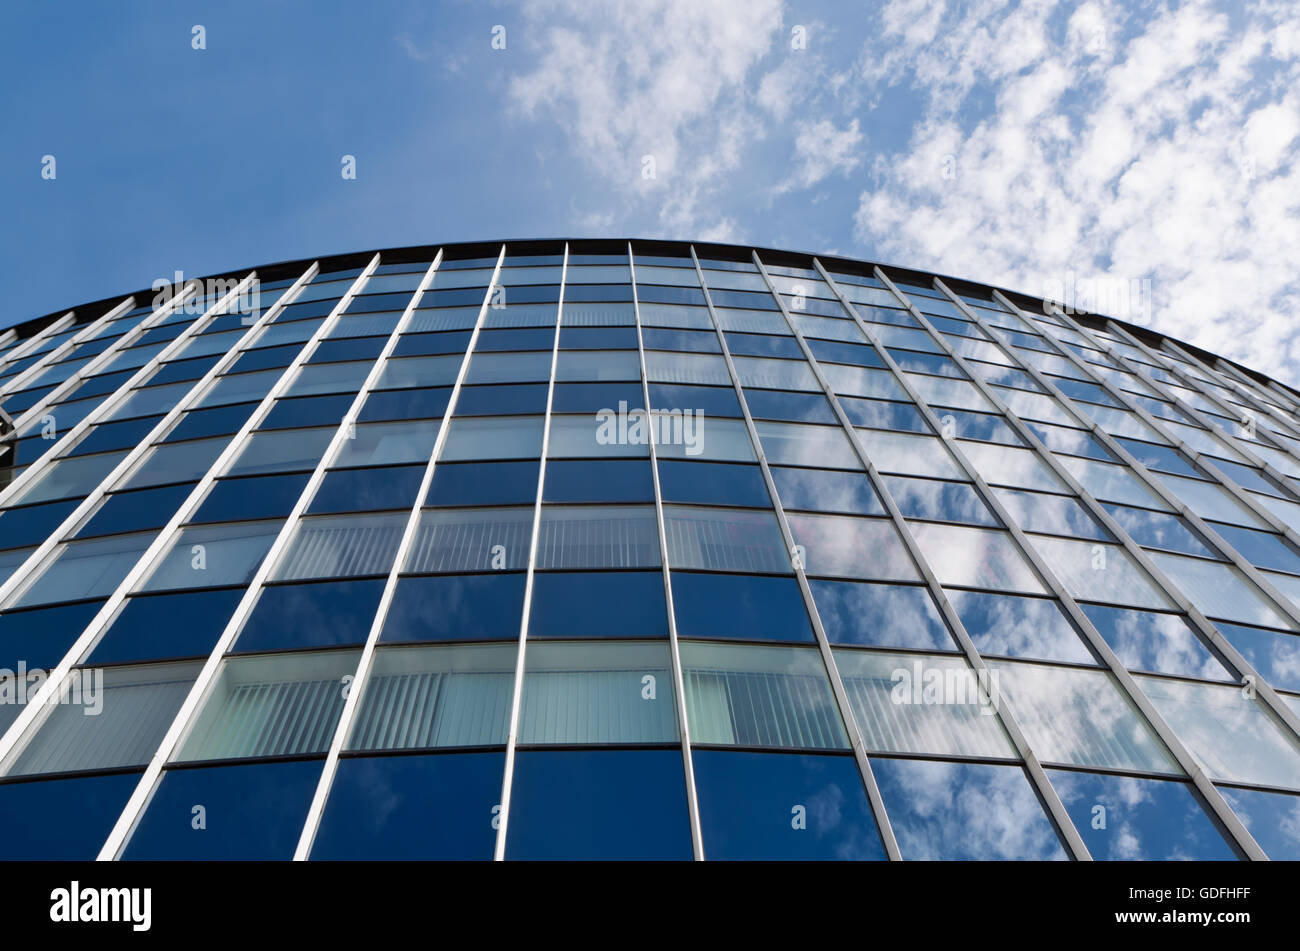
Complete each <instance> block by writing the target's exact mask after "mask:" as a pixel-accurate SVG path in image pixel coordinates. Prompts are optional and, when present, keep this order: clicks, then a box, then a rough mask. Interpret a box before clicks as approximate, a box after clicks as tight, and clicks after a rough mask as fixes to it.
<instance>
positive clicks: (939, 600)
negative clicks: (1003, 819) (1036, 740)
mask: <svg viewBox="0 0 1300 951" xmlns="http://www.w3.org/2000/svg"><path fill="white" fill-rule="evenodd" d="M753 257H754V264H755V265H756V266H757V267H758V270H759V273H760V274H761V275H762V277H763V280H764V281H765V282H766V283H767V286H768V290H769V291H770V292H771V294H772V296H773V297H774V298H775V299H776V302H777V305H778V306H779V307H780V308H781V314H782V316H783V317H784V318H785V321H786V323H787V324H788V325H789V326H790V330H791V332H792V333H793V334H794V337H795V340H796V341H798V343H799V347H800V349H801V350H802V351H803V354H804V359H805V360H806V361H807V362H808V364H809V366H810V367H811V368H812V370H813V373H814V375H815V376H816V377H817V380H818V382H819V383H820V384H821V387H822V390H823V392H824V393H825V395H826V398H827V401H828V402H829V403H830V404H831V407H832V409H833V410H834V411H835V415H836V418H837V419H838V420H839V422H840V426H841V427H842V429H843V430H844V433H845V435H846V436H847V437H848V439H849V444H850V445H851V446H853V449H854V452H855V454H856V455H857V456H858V459H859V460H860V461H861V462H862V464H863V466H864V468H865V469H866V471H867V476H868V479H870V481H871V485H872V488H873V489H874V490H875V491H876V494H877V496H878V497H879V498H880V501H881V503H882V504H883V505H884V506H885V511H886V512H888V513H889V519H890V522H891V523H892V524H893V526H894V530H895V531H896V532H897V533H898V536H899V540H900V541H901V542H902V544H903V547H904V548H906V549H907V553H908V555H909V557H910V558H911V559H912V562H913V564H914V565H915V566H916V568H917V571H918V572H919V573H920V575H921V577H922V578H923V579H924V581H925V584H926V588H927V589H928V590H929V592H930V594H931V596H932V597H933V598H934V600H935V603H936V604H937V605H938V607H939V610H940V613H942V615H943V617H944V620H945V621H946V622H947V623H948V625H949V627H950V628H951V630H952V632H953V636H954V637H955V638H956V640H957V643H958V645H959V646H960V647H961V649H962V652H963V654H964V655H965V657H966V662H967V663H968V664H970V666H971V668H972V669H973V670H974V671H975V672H976V675H977V677H978V674H979V672H980V671H984V672H986V673H989V669H988V665H987V664H986V663H985V662H984V658H983V656H982V655H981V654H980V652H979V649H978V648H977V647H976V646H975V642H974V641H973V640H971V637H970V634H969V633H968V632H967V630H966V627H965V625H964V624H963V623H962V621H961V618H960V617H959V616H958V615H957V612H956V610H955V609H954V608H953V607H952V604H951V603H950V602H949V600H948V596H947V593H946V592H945V591H944V590H943V585H942V584H941V583H940V581H939V579H938V576H936V575H935V574H934V571H933V569H931V567H930V565H929V563H928V562H927V561H926V560H925V557H924V555H923V554H922V552H921V549H920V546H919V545H918V544H917V543H916V539H915V538H914V537H913V535H912V530H911V527H910V526H909V525H908V523H907V520H906V519H905V518H904V517H903V513H902V510H901V509H899V507H898V504H897V502H896V501H895V500H894V497H893V493H891V492H890V490H889V487H888V486H887V485H886V483H885V481H884V479H883V478H882V477H881V476H880V473H879V471H878V470H877V469H876V467H875V464H874V463H873V462H872V461H871V459H870V457H869V455H868V454H867V452H866V451H865V450H864V449H863V447H862V444H861V443H860V442H859V440H858V436H857V432H856V431H855V430H854V428H853V424H852V421H851V420H849V418H848V414H847V413H845V412H844V407H843V406H842V405H841V404H840V401H839V398H838V396H837V395H836V393H835V389H834V387H832V386H831V385H830V381H829V380H827V379H826V376H825V374H824V373H823V372H822V369H821V365H820V364H819V363H818V362H817V360H816V358H815V357H814V356H813V352H812V348H811V347H810V346H809V345H808V341H807V340H806V339H805V338H804V336H803V333H802V332H801V331H800V330H799V328H798V326H796V324H795V322H794V319H793V318H792V317H791V316H790V313H789V311H788V310H787V309H786V306H785V301H783V300H782V299H781V295H780V294H779V293H777V290H776V287H775V286H774V285H773V283H772V279H771V277H770V276H769V275H768V273H767V269H766V268H765V267H764V266H763V262H762V260H761V259H760V258H759V256H758V253H757V252H754V253H753ZM813 263H814V265H816V268H817V271H818V273H820V274H821V275H822V277H823V279H824V280H825V281H826V286H827V287H828V288H830V289H831V291H832V293H834V294H836V295H837V297H838V299H839V301H840V305H841V306H842V307H844V308H845V311H846V312H847V313H849V314H850V315H852V317H853V319H854V321H855V322H856V324H857V326H858V329H859V330H860V331H861V332H862V334H863V336H864V337H865V338H866V339H867V340H868V341H869V342H870V343H871V345H872V347H874V348H875V350H876V352H877V354H878V355H879V356H880V358H881V359H882V360H883V361H884V362H885V364H886V366H887V367H888V368H889V372H890V373H892V374H893V376H894V378H895V380H896V381H897V383H898V384H899V386H900V387H902V388H903V390H904V392H905V393H906V394H907V395H908V397H909V398H910V399H912V401H913V402H914V403H915V404H916V406H917V408H918V410H920V411H921V412H922V413H923V414H924V415H925V416H926V418H927V421H928V422H929V423H930V425H931V426H933V427H934V429H935V432H941V431H942V429H941V427H940V426H938V425H937V423H938V420H937V419H936V418H935V417H934V413H933V412H932V411H931V410H930V408H929V406H928V405H926V404H925V403H924V402H923V401H922V400H921V398H920V394H919V393H917V392H916V391H915V390H914V389H913V388H912V386H911V383H910V382H909V381H908V380H907V378H906V377H905V376H904V375H903V373H902V371H901V369H900V368H899V367H898V364H897V363H896V362H895V361H894V358H893V357H892V355H890V354H889V352H888V351H887V350H886V349H885V348H884V346H883V345H882V344H881V343H880V340H879V339H878V338H877V337H876V336H875V334H874V333H873V332H871V330H870V329H869V328H868V327H867V326H866V325H865V323H864V322H863V321H861V319H860V318H859V317H858V315H857V313H856V312H855V311H854V310H853V309H852V308H851V307H850V306H848V305H847V304H846V303H845V299H844V297H843V295H842V294H841V293H840V290H839V288H838V286H836V285H835V283H834V282H833V281H832V280H831V279H830V275H829V274H828V273H827V272H826V271H825V270H823V269H822V268H821V266H820V262H819V261H817V259H815V258H814V259H813ZM953 456H954V458H957V453H953ZM958 461H959V463H961V464H962V466H963V468H964V469H966V471H967V475H968V476H972V475H973V473H972V472H971V469H970V467H969V466H967V465H966V460H965V459H964V458H962V459H959V460H958ZM836 674H837V676H838V670H837V672H836ZM977 689H979V692H980V693H981V695H983V694H984V689H983V687H982V686H980V687H978V688H977ZM997 712H998V716H999V718H1000V719H1001V721H1002V724H1003V727H1004V729H1005V730H1006V731H1007V735H1008V736H1009V737H1010V738H1011V741H1012V745H1013V746H1014V747H1015V749H1016V752H1017V753H1018V754H1019V756H1020V758H1021V759H1022V760H1023V762H1024V766H1025V770H1026V772H1027V773H1028V775H1029V779H1030V782H1031V784H1032V785H1033V787H1034V790H1035V792H1036V794H1037V795H1038V797H1039V799H1040V800H1041V802H1042V803H1043V804H1044V805H1045V806H1046V807H1047V811H1048V813H1049V814H1050V816H1051V821H1052V823H1053V825H1055V826H1056V827H1057V829H1058V830H1059V832H1060V834H1061V837H1062V838H1063V839H1064V840H1065V844H1066V847H1067V848H1068V849H1069V851H1070V854H1071V856H1072V857H1073V858H1075V859H1077V860H1081V861H1087V860H1089V859H1091V857H1092V856H1091V854H1090V853H1089V852H1088V847H1087V846H1086V845H1085V844H1084V842H1083V838H1082V837H1081V836H1080V835H1079V832H1078V830H1077V829H1075V827H1074V823H1073V822H1072V821H1071V820H1070V816H1069V813H1068V812H1067V810H1066V808H1065V805H1064V803H1062V802H1061V799H1060V796H1058V795H1057V792H1056V789H1055V788H1054V787H1053V786H1052V784H1051V783H1050V782H1049V781H1048V779H1047V774H1046V773H1045V772H1044V771H1043V767H1042V763H1041V762H1040V761H1039V759H1038V755H1037V754H1036V753H1035V752H1034V750H1033V746H1032V745H1031V744H1030V742H1029V738H1028V737H1027V736H1026V735H1025V733H1024V730H1023V729H1022V728H1021V726H1020V723H1019V722H1018V721H1017V720H1016V718H1015V715H1014V714H1013V713H1012V712H1011V710H1010V709H1005V708H1003V707H1002V706H1001V705H999V708H998V711H997Z"/></svg>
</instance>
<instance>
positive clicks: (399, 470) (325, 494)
mask: <svg viewBox="0 0 1300 951" xmlns="http://www.w3.org/2000/svg"><path fill="white" fill-rule="evenodd" d="M424 469H425V467H424V466H418V465H416V466H385V467H383V468H379V469H336V470H334V471H332V472H328V473H326V474H325V478H324V479H323V480H322V481H321V484H320V488H319V489H318V490H317V491H316V495H315V497H314V498H313V499H312V500H311V505H309V506H308V507H307V512H308V513H309V514H311V515H319V514H321V513H325V512H373V511H379V510H381V509H409V508H411V507H412V506H413V505H415V496H416V495H417V494H418V493H419V491H420V481H421V480H422V479H423V478H424Z"/></svg>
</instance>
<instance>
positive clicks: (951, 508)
mask: <svg viewBox="0 0 1300 951" xmlns="http://www.w3.org/2000/svg"><path fill="white" fill-rule="evenodd" d="M884 481H885V488H886V489H887V490H888V491H889V494H890V495H891V496H893V499H894V501H895V502H896V503H897V504H898V508H899V511H901V512H902V513H903V516H904V517H905V518H921V519H935V520H937V521H945V522H964V523H966V524H969V525H992V526H997V527H1001V523H1000V522H998V520H997V518H996V517H995V516H994V515H993V513H992V512H991V511H989V507H988V506H987V505H985V504H984V502H983V500H982V499H980V497H979V494H978V493H976V491H975V488H974V486H972V485H971V484H970V483H969V482H937V481H934V480H932V479H912V478H907V477H904V476H884Z"/></svg>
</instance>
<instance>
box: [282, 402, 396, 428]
mask: <svg viewBox="0 0 1300 951" xmlns="http://www.w3.org/2000/svg"><path fill="white" fill-rule="evenodd" d="M373 398H374V397H371V399H373ZM354 399H355V397H354V396H352V395H349V394H346V393H345V394H341V395H337V396H299V397H295V398H292V399H283V400H277V401H276V403H275V405H274V406H273V407H271V412H269V413H268V414H267V415H266V419H264V420H263V421H262V423H261V425H260V426H258V428H259V429H297V428H298V427H302V426H326V425H331V424H332V425H337V424H338V423H339V421H341V420H342V419H343V414H344V413H346V412H347V411H348V408H349V407H350V406H351V405H352V401H353V400H354Z"/></svg>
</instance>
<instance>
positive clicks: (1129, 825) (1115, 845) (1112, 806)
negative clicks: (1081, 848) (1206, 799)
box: [1047, 769, 1238, 862]
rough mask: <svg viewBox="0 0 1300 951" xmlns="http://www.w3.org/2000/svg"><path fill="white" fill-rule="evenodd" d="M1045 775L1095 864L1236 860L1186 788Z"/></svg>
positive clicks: (1053, 772)
mask: <svg viewBox="0 0 1300 951" xmlns="http://www.w3.org/2000/svg"><path fill="white" fill-rule="evenodd" d="M1047 775H1048V777H1049V778H1050V779H1051V782H1052V786H1054V787H1055V789H1056V792H1057V794H1058V795H1059V796H1060V797H1061V802H1062V803H1064V805H1065V808H1066V811H1067V812H1069V814H1070V818H1071V819H1072V820H1074V827H1075V828H1076V829H1078V830H1079V834H1080V835H1081V836H1083V844H1084V845H1086V846H1087V847H1088V852H1089V853H1090V854H1091V855H1092V857H1093V858H1094V859H1098V860H1110V861H1115V860H1126V861H1132V860H1143V861H1152V862H1163V861H1168V860H1171V859H1197V860H1203V859H1212V860H1216V861H1222V860H1230V859H1234V858H1237V857H1238V856H1237V854H1236V852H1235V851H1234V849H1233V848H1232V846H1230V845H1229V844H1228V843H1227V841H1226V840H1225V839H1224V837H1223V834H1222V833H1221V832H1220V831H1219V828H1218V826H1217V825H1216V823H1215V822H1214V821H1213V820H1211V819H1210V817H1209V815H1208V814H1207V813H1206V811H1205V809H1204V807H1203V806H1202V805H1201V801H1200V799H1199V797H1198V796H1197V795H1196V793H1195V792H1194V791H1193V789H1192V786H1191V784H1190V783H1179V782H1173V781H1170V780H1167V779H1138V778H1136V777H1131V776H1104V775H1099V774H1097V773H1076V772H1072V771H1066V770H1061V769H1050V770H1048V771H1047ZM1099 806H1100V807H1101V811H1098V807H1099ZM1099 817H1100V818H1101V819H1104V823H1103V822H1099V821H1098V819H1099Z"/></svg>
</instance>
